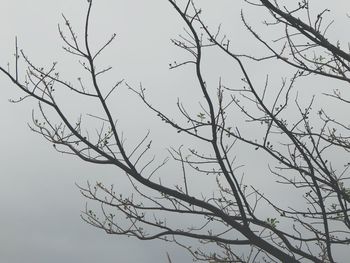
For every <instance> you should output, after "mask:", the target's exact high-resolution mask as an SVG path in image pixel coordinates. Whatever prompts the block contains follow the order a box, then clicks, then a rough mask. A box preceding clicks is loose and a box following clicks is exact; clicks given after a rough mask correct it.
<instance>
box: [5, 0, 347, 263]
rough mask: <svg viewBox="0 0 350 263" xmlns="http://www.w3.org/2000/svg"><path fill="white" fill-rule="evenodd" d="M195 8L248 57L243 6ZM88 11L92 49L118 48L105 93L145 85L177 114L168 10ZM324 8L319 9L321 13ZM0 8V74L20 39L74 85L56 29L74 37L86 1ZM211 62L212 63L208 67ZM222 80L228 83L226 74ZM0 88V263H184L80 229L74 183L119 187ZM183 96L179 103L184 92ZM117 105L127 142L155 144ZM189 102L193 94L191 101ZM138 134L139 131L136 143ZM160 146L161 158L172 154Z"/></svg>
mask: <svg viewBox="0 0 350 263" xmlns="http://www.w3.org/2000/svg"><path fill="white" fill-rule="evenodd" d="M198 2H202V4H203V8H204V15H205V16H207V21H208V24H211V25H213V26H214V27H215V26H216V25H218V24H219V23H221V22H222V23H223V28H224V29H227V30H228V29H230V34H231V35H235V36H239V37H238V38H237V39H236V42H234V41H233V43H235V44H236V45H237V49H239V50H240V51H241V50H242V49H243V48H246V49H247V50H248V51H249V52H250V51H254V49H255V47H256V43H254V42H252V41H253V39H252V38H251V37H250V38H249V35H248V34H247V32H246V31H244V29H243V26H242V23H241V21H240V19H239V12H240V9H241V8H242V7H245V8H246V9H245V10H246V15H247V16H248V17H250V18H255V19H257V20H254V21H255V22H257V21H259V19H258V18H257V16H258V15H259V13H257V12H256V11H254V10H255V9H249V8H247V7H246V6H244V5H243V3H242V2H243V1H232V0H221V1H215V3H213V2H214V1H209V0H206V1H198ZM313 2H316V1H313ZM94 3H95V4H94V8H93V11H92V13H93V15H92V29H91V30H92V33H91V42H92V43H93V44H94V45H96V46H97V45H100V44H102V43H103V41H104V40H105V39H108V37H109V36H111V34H112V33H114V32H115V33H116V34H117V40H116V42H115V43H114V44H113V45H112V47H111V51H109V53H107V54H108V55H107V56H104V57H103V61H102V62H103V63H105V64H106V65H112V66H114V71H113V72H114V73H113V74H112V75H110V76H109V77H108V79H107V80H106V81H107V83H108V82H110V83H112V82H113V81H114V80H119V79H126V80H127V81H128V83H130V84H132V85H138V83H139V82H142V83H143V85H145V86H147V89H148V90H149V93H150V97H151V98H152V99H153V100H154V101H156V103H157V105H159V106H161V107H165V106H167V105H168V104H169V103H174V106H175V102H176V99H177V97H178V96H179V94H178V92H179V90H180V87H179V86H176V84H179V83H180V82H177V81H179V79H184V78H188V76H187V74H186V72H185V71H183V70H179V71H177V72H175V73H174V72H171V71H169V70H168V64H169V63H170V62H172V61H173V60H175V59H176V58H177V57H178V56H181V55H180V54H182V53H181V52H182V51H179V50H178V49H176V48H174V47H173V46H172V45H171V42H170V40H169V39H170V38H173V37H176V36H177V34H178V33H181V32H182V31H181V30H182V27H183V24H182V22H181V20H180V19H179V18H178V17H177V15H176V13H175V11H174V10H173V9H172V8H171V6H170V5H169V4H168V1H166V0H152V1H142V0H120V1H119V0H118V1H116V0H99V1H97V0H95V2H94ZM326 3H327V1H318V4H323V5H324V4H326ZM332 5H334V6H333V7H332V12H333V14H335V19H336V20H337V21H340V22H344V21H345V22H344V23H345V25H344V24H342V23H339V27H338V30H334V31H332V32H331V34H334V36H335V37H337V38H342V37H343V35H342V32H344V31H343V30H344V29H348V26H349V23H348V22H346V20H345V19H346V16H345V14H346V11H344V10H347V11H349V12H350V4H349V3H348V1H346V0H342V1H333V2H332ZM0 6H1V8H0V29H1V30H0V34H1V36H0V40H1V41H0V63H1V65H2V66H5V65H6V64H7V62H8V61H10V62H11V61H13V52H14V50H13V48H14V39H15V36H18V41H19V45H20V47H21V48H23V49H24V51H25V52H26V54H28V55H29V56H30V58H31V59H32V60H33V61H35V63H37V64H41V63H42V64H46V65H49V64H50V63H51V62H53V61H58V62H59V68H61V69H62V71H63V72H64V74H65V76H67V77H68V78H76V77H77V76H76V75H74V70H75V69H76V68H77V63H76V61H74V60H72V59H70V58H69V56H67V55H65V54H64V53H63V52H62V49H61V45H62V43H61V42H60V40H59V37H58V32H57V23H58V22H60V23H62V17H61V13H64V14H65V15H66V17H67V18H69V19H70V21H71V22H72V24H73V26H74V27H75V28H76V31H77V33H78V35H79V33H80V36H81V32H82V31H81V29H82V26H83V21H84V15H85V10H86V7H87V3H86V0H75V1H71V0H70V1H69V0H60V1H52V0H32V1H24V0H0ZM346 23H347V24H346ZM211 59H214V60H212V61H215V58H211ZM223 74H230V73H229V72H226V70H223ZM257 74H258V73H257ZM186 81H187V79H186ZM188 81H190V79H188ZM171 83H172V84H171ZM0 88H1V96H0V121H1V126H0V127H1V130H0V132H1V136H0V145H1V149H2V150H1V151H0V164H1V165H0V178H1V184H0V209H1V210H0V211H1V216H0V231H1V232H0V262H1V263H23V262H35V263H47V262H50V263H61V262H67V263H68V262H84V263H94V262H101V263H105V262H106V263H107V262H108V263H109V262H126V263H136V262H144V263H151V262H166V252H169V254H170V255H171V256H172V258H173V263H177V262H190V258H189V257H188V255H187V254H186V253H185V252H184V251H183V250H181V249H179V248H177V247H175V246H171V245H168V244H164V243H159V242H157V241H155V242H141V241H137V240H136V239H131V238H125V237H117V236H108V235H106V234H105V233H103V232H102V231H99V230H97V229H94V228H92V227H90V226H88V225H87V224H85V223H84V222H82V220H81V219H80V211H81V210H83V209H84V206H85V202H86V200H84V198H82V197H81V195H80V193H79V191H78V189H77V187H76V186H75V183H79V184H84V183H85V182H86V181H87V180H90V181H92V182H94V181H103V182H107V183H108V182H116V180H119V179H116V177H115V174H114V170H112V169H110V168H108V167H102V166H95V165H91V164H86V163H84V162H82V161H80V160H78V159H77V158H74V157H71V156H66V155H62V154H58V153H57V152H55V151H54V150H53V148H52V146H51V145H50V144H48V143H46V142H44V140H43V139H42V138H41V137H40V136H38V135H37V134H34V133H32V132H30V130H29V128H28V126H27V123H28V122H30V121H31V110H32V109H33V108H36V107H37V105H36V104H35V102H34V101H32V100H27V101H25V102H23V103H21V104H11V103H9V102H8V99H11V98H14V99H16V98H17V97H19V96H20V95H21V92H19V91H18V90H16V88H15V87H14V86H12V85H11V83H10V82H9V81H8V80H7V79H6V78H5V77H4V76H2V75H0ZM181 92H183V93H182V94H186V93H188V92H189V91H188V90H182V91H180V94H181ZM122 94H124V93H123V92H122ZM188 94H190V95H191V94H192V93H191V92H190V93H188ZM124 95H125V98H124V97H123V99H122V100H119V102H120V105H118V107H124V108H126V109H125V110H124V111H123V112H120V119H121V123H123V124H125V132H126V134H128V135H129V136H130V138H131V140H132V139H134V138H137V137H138V138H139V137H141V136H142V135H143V134H144V131H147V129H149V128H150V129H152V127H153V128H154V127H155V128H154V134H155V136H157V134H158V135H159V134H160V132H157V126H155V125H157V124H156V123H157V122H155V119H154V118H151V117H150V119H146V120H143V119H140V118H139V119H137V117H139V115H140V112H142V111H143V110H145V108H143V107H142V106H139V105H138V104H137V102H135V100H134V99H133V98H132V96H130V94H129V95H128V94H127V92H125V94H124ZM193 96H198V94H197V93H193ZM160 98H162V99H160ZM183 99H184V100H185V101H186V99H187V100H191V99H193V97H192V95H191V96H188V97H184V98H183ZM129 100H130V101H129ZM67 103H68V102H67ZM130 105H133V106H130ZM65 106H66V107H68V108H69V107H70V105H65ZM75 106H76V105H73V106H72V107H73V108H74V107H75ZM116 107H117V106H116ZM130 107H132V110H131V109H130ZM169 107H170V106H169ZM118 114H119V113H118ZM135 120H137V121H135ZM140 126H142V127H143V128H144V129H143V130H142V131H141V133H139V127H140ZM140 134H141V135H140ZM160 141H161V139H160ZM161 142H162V141H161ZM159 145H160V146H159V147H160V148H159V149H163V150H165V147H167V146H169V145H162V144H161V143H159ZM170 146H171V145H170ZM131 251H132V252H131Z"/></svg>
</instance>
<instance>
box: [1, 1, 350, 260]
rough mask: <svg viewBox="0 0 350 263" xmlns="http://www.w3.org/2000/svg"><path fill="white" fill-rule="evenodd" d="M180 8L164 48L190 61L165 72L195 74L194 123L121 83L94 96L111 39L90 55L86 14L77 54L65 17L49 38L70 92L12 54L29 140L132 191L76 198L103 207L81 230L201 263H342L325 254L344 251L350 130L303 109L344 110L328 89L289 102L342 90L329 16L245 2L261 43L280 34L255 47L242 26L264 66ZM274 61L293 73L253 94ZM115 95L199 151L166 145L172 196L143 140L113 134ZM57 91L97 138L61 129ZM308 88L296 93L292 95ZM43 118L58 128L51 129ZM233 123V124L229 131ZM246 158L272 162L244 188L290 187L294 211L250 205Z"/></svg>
mask: <svg viewBox="0 0 350 263" xmlns="http://www.w3.org/2000/svg"><path fill="white" fill-rule="evenodd" d="M180 2H181V1H174V0H169V4H170V6H172V7H173V8H174V10H175V11H176V12H177V14H178V15H179V18H180V19H181V21H182V23H183V24H184V26H185V29H184V30H185V31H184V34H183V35H180V37H179V38H178V39H173V40H172V42H173V44H174V45H175V46H177V47H179V48H181V49H182V50H184V51H186V52H187V53H188V54H189V59H188V60H184V61H182V62H174V63H172V64H170V68H171V69H176V68H179V67H183V66H186V67H192V68H193V70H194V71H193V72H194V75H195V77H196V80H197V84H198V85H197V87H198V88H199V92H201V94H202V95H203V101H201V102H200V105H201V108H202V112H200V113H198V112H193V111H191V110H188V109H187V108H186V107H185V106H184V105H183V104H182V103H181V101H178V103H177V107H178V110H179V116H177V117H176V116H168V115H166V114H165V113H164V111H162V110H161V109H158V108H156V107H154V106H153V104H152V103H151V102H149V100H148V99H147V97H146V94H145V89H144V88H143V87H142V86H141V87H140V88H135V87H133V86H131V85H130V84H128V83H127V82H124V81H119V80H118V81H116V84H115V85H114V86H113V87H112V88H111V89H110V90H108V91H105V89H103V88H101V85H102V84H100V76H101V75H103V74H104V73H106V72H107V71H109V70H111V68H110V67H107V68H101V69H100V68H99V67H97V66H96V58H97V57H99V56H100V55H101V53H102V52H103V51H104V49H105V48H106V47H108V46H109V45H110V44H111V42H112V41H113V40H114V39H115V35H113V36H112V37H111V38H110V39H109V40H108V41H107V42H106V43H105V45H103V46H102V47H101V48H100V49H98V50H96V51H93V50H92V49H91V48H90V45H89V37H88V36H89V34H88V32H89V21H90V14H91V8H92V1H91V0H89V1H88V9H87V15H86V18H85V31H84V39H83V41H82V42H79V41H78V38H77V35H76V33H75V31H74V30H73V27H72V25H71V24H70V22H69V20H68V19H67V18H66V17H64V16H63V19H64V23H65V24H64V26H65V29H63V28H61V27H59V34H60V36H61V39H62V40H63V42H64V44H65V47H64V49H65V51H67V52H68V53H69V54H71V55H73V56H76V57H77V58H78V59H79V61H80V63H81V66H82V68H83V70H84V71H86V72H87V73H88V76H89V81H90V84H89V85H87V84H84V81H83V80H82V78H78V83H77V84H78V85H75V84H73V83H70V82H67V81H65V80H63V79H61V77H60V74H59V73H58V72H57V71H56V64H57V63H56V62H55V63H53V64H52V66H51V67H48V68H43V67H39V66H36V65H35V64H33V63H32V62H31V60H30V59H29V58H28V57H27V56H26V55H25V54H24V52H23V51H22V50H18V46H17V43H16V50H15V51H16V60H15V71H14V72H15V73H14V74H10V71H9V69H6V68H2V67H1V68H0V70H1V71H2V73H3V74H4V75H6V76H7V77H8V78H9V79H10V80H11V81H12V82H13V83H14V85H15V86H17V87H18V88H19V89H21V90H23V92H24V93H25V94H26V95H25V96H24V97H22V98H20V99H19V100H18V101H15V102H20V101H23V100H25V99H27V98H32V99H34V100H37V101H38V102H39V112H40V117H36V115H35V114H33V123H32V125H31V126H30V127H31V129H32V130H33V131H34V132H37V133H39V134H41V135H42V136H43V137H44V138H45V139H46V140H48V141H49V142H50V143H52V144H53V146H54V148H55V149H56V150H57V151H58V152H62V153H67V154H73V155H75V156H78V157H79V158H81V159H82V160H84V161H86V162H91V163H95V164H102V165H113V166H115V167H116V168H118V169H119V170H121V171H123V172H124V173H125V176H126V177H128V178H129V180H130V183H131V185H132V186H133V189H134V190H133V192H132V193H131V194H130V196H127V197H125V196H123V195H121V194H119V193H118V189H114V187H113V186H105V185H104V184H103V183H101V182H97V183H96V184H93V185H91V184H90V183H88V184H87V185H86V186H78V187H79V189H80V191H81V193H82V194H83V195H84V196H85V197H86V198H87V199H90V200H92V201H95V202H97V203H99V204H100V205H101V210H100V212H97V211H94V210H93V209H89V208H88V207H87V208H86V210H85V212H84V213H83V214H82V218H83V220H84V221H86V222H87V223H89V224H91V225H92V226H94V227H97V228H100V229H102V230H104V231H106V232H107V233H109V234H116V235H127V236H133V237H136V238H139V239H142V240H151V239H161V240H164V241H169V242H175V243H176V244H178V245H180V246H182V247H183V248H184V249H185V250H187V251H188V252H190V253H191V255H192V256H193V258H194V259H195V260H198V261H207V262H336V261H338V260H339V259H337V255H336V252H334V251H339V250H338V249H342V248H343V249H348V244H349V242H350V235H349V234H350V220H349V214H348V213H349V208H348V204H349V203H350V188H349V182H348V179H349V176H348V169H349V165H350V163H349V162H348V161H347V154H348V152H349V150H350V140H349V124H348V123H346V120H345V121H341V118H339V116H332V115H333V114H332V113H328V112H327V109H326V107H325V105H324V107H323V108H320V109H314V108H313V106H314V103H315V102H314V99H315V98H316V97H319V96H323V97H324V98H326V99H329V100H337V101H338V102H339V103H341V104H344V105H345V106H347V105H348V103H350V100H349V99H347V98H346V97H345V95H342V93H341V92H340V90H339V89H334V90H333V89H332V90H330V91H329V93H326V94H315V96H314V97H313V98H312V99H311V100H310V101H306V102H305V100H301V99H299V97H298V92H297V91H298V88H297V87H296V86H297V85H296V84H297V83H298V81H299V80H304V79H308V80H310V81H314V80H315V79H318V78H327V79H328V80H331V81H333V82H334V85H336V84H338V83H339V82H340V81H342V82H345V83H346V84H347V83H348V82H350V78H349V69H350V54H349V51H347V50H343V49H342V48H341V45H340V43H337V42H336V41H335V43H333V42H332V41H331V40H329V39H328V38H327V37H326V32H327V29H328V28H329V26H330V24H331V23H329V24H327V23H325V22H324V20H325V19H324V16H325V14H326V13H327V12H328V10H323V11H321V12H320V13H318V14H316V15H312V14H311V12H310V3H309V1H307V0H303V1H301V2H298V3H292V4H290V5H291V6H292V7H286V6H284V5H283V6H282V4H279V1H277V0H276V1H272V2H271V1H269V0H257V1H256V2H254V3H253V2H248V1H246V2H247V3H248V4H250V5H252V6H255V7H256V8H258V9H259V10H260V11H261V12H263V11H266V10H267V11H268V12H269V14H270V18H269V19H270V21H267V20H266V21H265V22H264V24H265V25H266V26H267V29H270V28H277V29H278V30H276V31H277V32H281V35H280V37H279V38H278V39H277V40H273V41H271V40H269V39H264V38H263V37H261V36H260V35H259V32H258V30H256V29H254V28H253V27H252V26H250V25H249V22H248V21H247V20H246V19H245V16H244V15H243V13H242V21H243V24H244V25H245V26H246V29H247V30H248V31H249V32H250V33H251V34H252V35H253V36H254V37H255V38H256V40H257V43H260V44H261V47H265V50H266V53H265V54H263V55H262V56H261V54H257V55H256V56H255V55H252V54H237V53H235V50H234V48H232V47H231V46H232V45H230V43H231V42H234V41H233V40H231V41H230V39H228V38H227V37H226V36H225V34H223V33H222V32H221V30H220V27H219V28H217V29H215V28H211V27H209V26H208V25H206V23H205V21H204V20H203V19H202V17H201V9H200V8H198V7H197V6H196V5H195V3H194V1H192V0H188V1H187V0H186V1H183V3H180ZM207 50H210V52H212V51H213V50H214V51H216V52H220V53H221V54H224V55H225V56H226V57H227V58H229V59H231V60H232V62H233V63H235V65H238V69H239V71H238V72H236V73H237V74H238V73H239V75H240V77H239V79H240V81H241V83H240V84H239V87H237V85H236V84H235V85H230V84H224V82H225V81H224V80H222V79H220V80H219V81H218V86H217V87H211V86H210V85H208V84H207V83H206V78H207V76H206V75H205V74H204V73H203V70H202V67H203V60H202V59H203V54H205V52H207ZM258 55H260V57H258ZM20 58H21V59H24V61H25V62H26V64H27V69H26V74H25V76H24V77H20V76H19V75H20V73H21V70H20V69H19V66H18V60H19V59H20ZM270 60H275V63H276V62H278V63H281V64H286V65H288V66H290V72H292V75H291V77H290V78H284V79H283V80H282V84H281V85H280V86H279V88H278V89H276V85H275V84H270V82H269V78H268V77H267V78H266V81H265V82H263V83H261V81H254V78H255V74H254V72H251V71H249V69H248V68H249V67H248V66H247V65H250V64H251V63H264V62H266V61H270ZM272 74H273V72H272ZM254 83H258V84H254ZM300 83H304V82H300ZM121 85H125V86H127V87H128V88H129V89H130V91H131V92H133V93H135V94H136V95H137V96H138V97H139V98H140V99H141V101H142V102H143V103H144V104H145V106H146V107H147V108H149V110H151V111H153V112H154V113H155V114H156V115H157V116H158V117H159V118H160V119H161V120H162V121H163V122H164V123H165V124H166V125H169V126H170V127H172V128H173V129H174V131H175V134H179V136H184V135H185V136H187V137H189V138H192V140H194V141H195V143H196V145H198V148H194V147H190V146H188V147H187V146H186V145H181V146H177V147H175V148H172V145H169V147H170V148H169V156H170V157H171V160H172V161H174V162H175V163H177V164H178V167H179V168H180V169H179V170H176V171H174V172H173V174H171V177H173V178H174V180H176V181H177V182H178V184H177V185H176V186H175V187H172V186H171V185H166V184H164V183H163V182H162V180H161V179H162V177H164V175H163V173H165V172H164V169H163V170H162V169H161V168H163V167H164V166H166V165H168V159H165V160H164V161H162V162H158V163H157V162H156V161H155V160H154V159H153V158H150V159H149V156H150V155H149V152H150V151H151V150H152V147H151V146H152V145H151V142H152V141H151V138H150V133H149V132H148V133H147V134H146V135H145V136H144V137H142V138H141V139H140V141H139V142H138V143H137V144H136V147H135V146H134V147H131V146H130V145H128V144H126V143H125V141H124V139H123V135H122V133H121V131H122V127H120V126H119V125H118V123H117V122H116V119H117V117H116V116H115V115H114V114H113V112H112V111H111V108H110V106H109V105H110V104H109V103H111V102H110V101H109V99H110V98H111V94H112V93H113V92H114V91H115V89H116V88H117V87H118V86H121ZM56 86H61V87H64V88H66V90H67V91H66V92H67V93H68V92H72V93H75V94H78V95H79V96H80V97H81V100H83V99H86V100H91V99H92V100H95V101H97V102H98V103H99V105H100V108H101V110H102V113H101V115H94V116H93V117H94V118H95V119H96V121H98V122H99V123H100V126H99V129H98V130H97V132H96V133H93V132H92V131H85V129H84V128H83V125H84V123H83V121H82V118H79V119H78V121H71V120H70V117H69V114H68V115H67V113H65V112H64V111H63V110H62V107H61V106H60V104H59V102H58V101H57V100H56V95H55V94H56V93H55V92H56V91H55V90H57V88H56ZM88 86H90V87H92V89H89V88H88ZM194 88H195V87H194ZM306 88H307V87H304V86H302V85H301V86H299V89H300V90H302V89H306ZM213 94H214V95H213ZM267 94H268V95H267ZM271 94H272V95H271ZM305 105H306V106H305ZM49 109H51V110H53V112H52V111H50V110H49ZM291 112H292V115H291ZM53 114H55V115H56V116H58V118H59V121H54V119H55V117H53ZM86 114H89V113H86ZM90 115H91V114H90ZM239 116H240V117H239ZM242 119H243V120H244V121H243V122H240V121H238V120H242ZM232 120H236V122H233V121H232ZM232 123H234V124H232ZM140 136H141V135H140ZM243 147H245V148H247V149H252V150H256V152H257V153H258V154H257V155H256V156H262V157H261V158H265V159H266V161H268V162H269V165H268V169H267V170H266V171H260V172H257V171H255V175H253V176H259V177H266V178H274V179H276V180H275V181H274V183H275V186H274V187H286V186H288V189H290V190H289V191H290V193H291V194H293V196H295V197H294V198H295V200H299V201H298V202H295V203H294V204H293V205H292V206H290V204H288V205H287V204H284V203H283V202H279V200H276V199H275V198H272V197H271V196H273V194H272V193H263V192H262V191H260V190H259V185H254V184H251V183H249V184H246V182H245V178H244V176H243V175H242V172H240V170H239V169H238V168H240V169H242V168H241V167H239V166H238V165H237V164H236V162H235V157H236V156H239V155H240V152H241V151H242V148H243ZM203 149H205V150H203ZM339 156H341V157H342V158H340V157H339ZM343 161H344V162H343ZM249 165H254V160H252V162H250V163H249V162H248V160H247V167H248V166H249ZM178 171H181V172H180V173H179V172H178ZM166 173H169V171H167V172H166ZM203 178H209V179H211V180H212V184H211V185H210V187H211V189H212V190H211V193H210V194H209V195H204V194H203V193H202V192H201V188H200V187H201V184H200V183H198V180H199V182H200V181H201V180H202V179H203ZM195 180H197V181H196V182H197V183H196V184H194V183H193V182H195ZM266 180H267V179H266ZM271 189H272V188H271ZM271 191H272V192H273V191H274V190H273V189H272V190H271ZM300 201H302V202H300ZM261 210H268V211H270V212H269V213H271V216H270V217H266V215H264V213H262V212H261ZM180 215H181V216H183V217H186V218H188V222H189V223H188V225H183V224H177V222H176V220H172V219H173V218H176V217H178V216H180ZM198 242H199V243H198ZM168 261H169V262H170V261H171V260H170V257H169V256H168Z"/></svg>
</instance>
